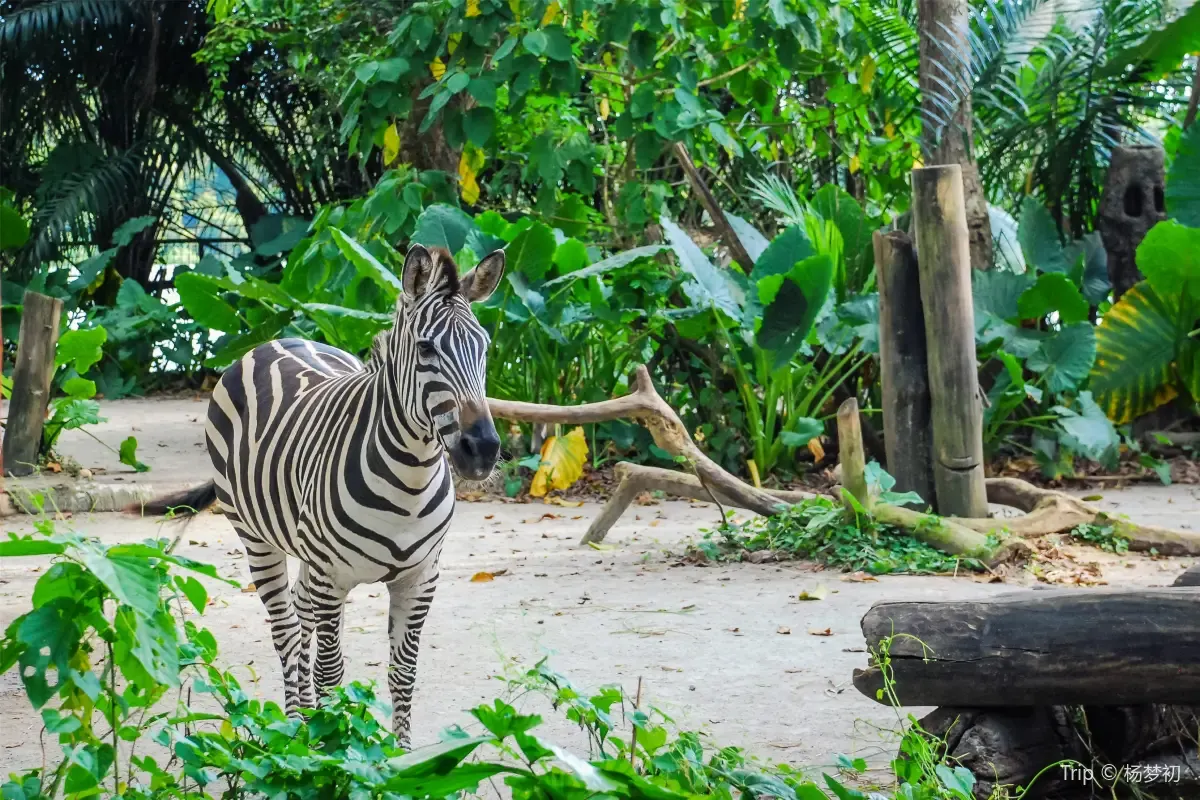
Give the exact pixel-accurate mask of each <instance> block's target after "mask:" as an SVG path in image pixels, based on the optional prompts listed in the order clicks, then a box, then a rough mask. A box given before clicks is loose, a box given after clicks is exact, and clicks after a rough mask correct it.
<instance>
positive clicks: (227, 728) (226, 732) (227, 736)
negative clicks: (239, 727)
mask: <svg viewBox="0 0 1200 800" xmlns="http://www.w3.org/2000/svg"><path fill="white" fill-rule="evenodd" d="M221 738H222V739H224V740H225V741H227V742H232V741H233V725H231V724H230V723H229V720H222V721H221Z"/></svg>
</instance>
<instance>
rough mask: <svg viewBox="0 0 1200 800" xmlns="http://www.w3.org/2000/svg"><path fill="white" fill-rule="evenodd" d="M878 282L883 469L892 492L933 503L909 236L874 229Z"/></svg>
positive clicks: (920, 321)
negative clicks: (891, 481)
mask: <svg viewBox="0 0 1200 800" xmlns="http://www.w3.org/2000/svg"><path fill="white" fill-rule="evenodd" d="M875 276H876V277H875V282H876V284H877V285H878V286H879V369H880V378H881V391H882V402H881V405H882V407H883V437H884V439H883V441H884V447H885V448H886V450H887V470H888V472H889V473H890V474H891V475H892V477H893V478H895V479H896V491H898V492H916V493H917V494H919V495H920V496H921V499H923V500H925V501H926V502H927V503H930V504H932V503H933V501H934V498H935V496H936V495H935V491H934V484H933V429H932V427H931V422H930V410H929V375H928V372H927V370H928V360H927V358H926V347H925V315H924V312H923V310H922V306H921V280H920V275H919V274H918V272H917V254H916V251H915V250H913V246H912V240H911V239H910V238H909V237H908V235H907V234H905V233H903V232H901V231H894V232H892V233H888V234H883V233H881V232H879V231H876V232H875Z"/></svg>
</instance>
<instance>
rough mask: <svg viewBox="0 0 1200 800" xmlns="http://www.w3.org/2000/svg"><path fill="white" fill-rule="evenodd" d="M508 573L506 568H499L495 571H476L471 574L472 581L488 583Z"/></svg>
mask: <svg viewBox="0 0 1200 800" xmlns="http://www.w3.org/2000/svg"><path fill="white" fill-rule="evenodd" d="M506 574H508V570H506V569H498V570H496V571H495V572H476V573H475V574H474V575H472V576H471V583H487V582H488V581H494V580H496V578H499V577H500V576H501V575H506Z"/></svg>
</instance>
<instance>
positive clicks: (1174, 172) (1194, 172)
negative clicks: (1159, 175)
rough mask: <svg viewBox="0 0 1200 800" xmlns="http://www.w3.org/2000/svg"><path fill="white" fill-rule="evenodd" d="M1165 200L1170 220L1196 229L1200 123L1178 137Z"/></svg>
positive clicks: (1199, 222)
mask: <svg viewBox="0 0 1200 800" xmlns="http://www.w3.org/2000/svg"><path fill="white" fill-rule="evenodd" d="M1166 200H1167V213H1168V214H1169V215H1170V216H1171V218H1172V219H1175V220H1177V221H1179V222H1182V223H1183V224H1184V225H1190V226H1191V227H1193V228H1200V125H1192V126H1190V127H1189V128H1188V129H1187V132H1186V133H1184V134H1183V136H1181V137H1180V138H1179V148H1178V149H1177V150H1176V151H1175V160H1174V161H1172V162H1171V172H1170V173H1169V174H1168V175H1167V188H1166Z"/></svg>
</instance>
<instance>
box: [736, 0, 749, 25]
mask: <svg viewBox="0 0 1200 800" xmlns="http://www.w3.org/2000/svg"><path fill="white" fill-rule="evenodd" d="M745 18H746V0H733V21H734V22H741V21H742V20H744V19H745Z"/></svg>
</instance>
